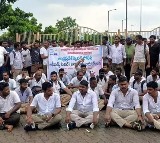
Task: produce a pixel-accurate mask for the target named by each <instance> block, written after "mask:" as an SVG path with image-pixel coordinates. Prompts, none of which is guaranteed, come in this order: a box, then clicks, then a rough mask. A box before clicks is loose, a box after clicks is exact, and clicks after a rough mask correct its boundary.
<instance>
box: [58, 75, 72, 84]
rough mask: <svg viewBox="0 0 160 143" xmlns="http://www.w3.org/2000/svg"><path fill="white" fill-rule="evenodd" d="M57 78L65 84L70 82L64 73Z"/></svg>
mask: <svg viewBox="0 0 160 143" xmlns="http://www.w3.org/2000/svg"><path fill="white" fill-rule="evenodd" d="M59 80H61V81H62V82H63V83H64V84H65V85H69V83H70V78H69V76H68V75H66V74H64V75H63V77H62V79H60V78H59Z"/></svg>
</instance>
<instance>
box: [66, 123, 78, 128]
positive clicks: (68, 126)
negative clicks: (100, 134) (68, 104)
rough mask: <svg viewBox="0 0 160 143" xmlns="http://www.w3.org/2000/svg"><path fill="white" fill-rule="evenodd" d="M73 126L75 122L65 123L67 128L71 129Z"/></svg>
mask: <svg viewBox="0 0 160 143" xmlns="http://www.w3.org/2000/svg"><path fill="white" fill-rule="evenodd" d="M74 128H76V123H75V122H70V123H68V124H67V129H68V130H72V129H74Z"/></svg>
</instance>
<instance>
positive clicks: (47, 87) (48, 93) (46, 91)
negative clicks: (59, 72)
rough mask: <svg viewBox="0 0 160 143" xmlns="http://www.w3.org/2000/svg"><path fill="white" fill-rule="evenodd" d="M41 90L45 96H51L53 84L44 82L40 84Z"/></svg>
mask: <svg viewBox="0 0 160 143" xmlns="http://www.w3.org/2000/svg"><path fill="white" fill-rule="evenodd" d="M42 90H43V92H44V94H45V95H46V96H52V95H53V86H52V84H51V83H50V82H44V83H43V84H42Z"/></svg>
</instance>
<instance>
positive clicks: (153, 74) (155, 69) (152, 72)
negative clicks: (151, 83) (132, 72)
mask: <svg viewBox="0 0 160 143" xmlns="http://www.w3.org/2000/svg"><path fill="white" fill-rule="evenodd" d="M158 74H159V68H158V67H155V68H153V69H152V71H151V75H152V76H157V75H158Z"/></svg>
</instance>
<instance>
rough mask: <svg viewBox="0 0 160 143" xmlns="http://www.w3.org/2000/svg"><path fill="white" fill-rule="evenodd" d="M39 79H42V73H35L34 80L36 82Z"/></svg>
mask: <svg viewBox="0 0 160 143" xmlns="http://www.w3.org/2000/svg"><path fill="white" fill-rule="evenodd" d="M41 77H42V73H41V72H37V73H36V74H35V79H36V80H40V79H41Z"/></svg>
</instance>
